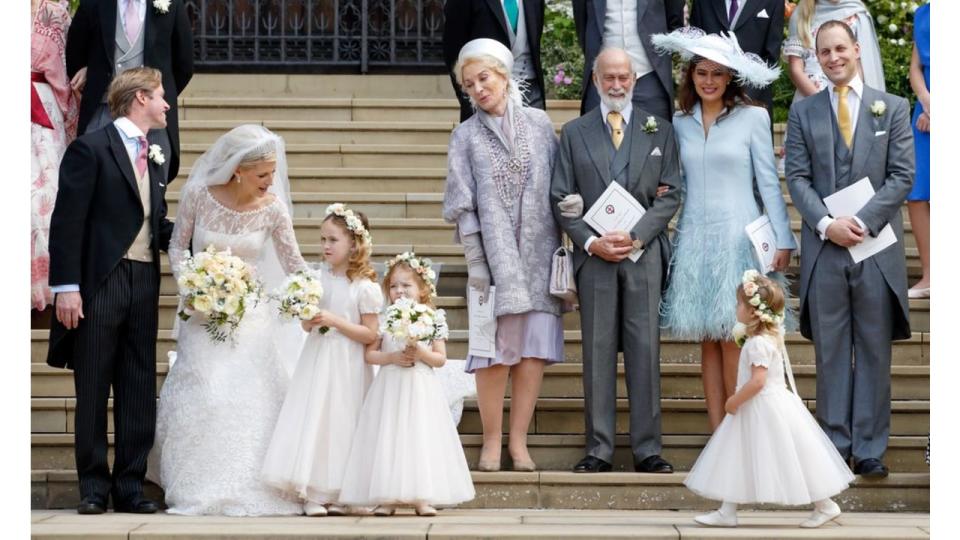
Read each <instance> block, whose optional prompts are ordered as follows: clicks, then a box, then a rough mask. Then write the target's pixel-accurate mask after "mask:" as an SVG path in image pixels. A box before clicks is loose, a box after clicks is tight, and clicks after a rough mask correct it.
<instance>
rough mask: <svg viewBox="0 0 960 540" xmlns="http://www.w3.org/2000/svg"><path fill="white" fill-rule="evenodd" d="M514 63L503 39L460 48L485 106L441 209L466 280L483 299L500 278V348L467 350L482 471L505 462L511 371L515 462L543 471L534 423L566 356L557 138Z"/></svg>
mask: <svg viewBox="0 0 960 540" xmlns="http://www.w3.org/2000/svg"><path fill="white" fill-rule="evenodd" d="M512 64H513V56H512V55H511V53H510V51H509V50H508V49H507V48H506V47H504V46H503V45H502V44H501V43H499V42H497V41H495V40H491V39H476V40H473V41H471V42H469V43H467V44H466V45H464V47H463V49H461V51H460V55H459V59H458V61H457V64H456V65H455V67H454V75H455V77H456V79H457V82H458V84H460V86H461V87H462V88H463V90H464V92H465V93H466V94H467V95H468V96H469V98H470V101H471V103H472V104H473V105H474V107H475V108H476V109H477V114H475V115H473V116H472V117H470V118H469V119H468V120H466V121H465V122H463V123H462V124H460V125H459V126H458V127H457V128H456V129H455V130H454V131H453V135H452V137H451V139H450V148H449V154H448V159H449V172H448V175H447V185H446V192H445V193H444V199H443V217H444V219H446V220H447V221H449V222H451V223H455V224H456V225H457V237H458V239H459V241H460V243H462V244H463V249H464V255H465V257H466V260H467V273H468V280H467V285H468V287H472V288H474V289H476V290H477V291H479V292H480V295H481V298H482V299H484V298H485V297H486V296H487V295H488V294H489V291H490V285H491V284H493V285H495V288H494V298H493V300H494V313H495V314H496V316H497V334H496V355H495V357H494V358H484V357H476V356H469V357H468V358H467V366H466V370H467V372H468V373H475V375H476V380H477V397H478V402H479V407H480V418H481V421H482V423H483V449H482V450H481V453H480V462H479V464H478V466H477V468H478V469H479V470H482V471H496V470H499V469H500V449H501V445H502V441H501V433H502V431H503V429H502V427H503V397H504V392H505V391H506V385H507V379H508V378H511V379H512V381H513V383H512V384H513V386H512V392H511V398H512V402H511V407H510V436H509V444H508V449H509V451H510V457H511V459H512V461H513V469H514V470H522V471H532V470H535V469H536V465H535V464H534V462H533V460H532V459H531V458H530V453H529V451H528V450H527V429H528V428H529V426H530V419H531V418H532V417H533V412H534V408H535V407H536V403H537V396H538V395H539V393H540V383H541V381H542V379H543V370H544V367H545V366H546V364H550V363H555V362H562V361H563V321H562V318H561V310H560V308H561V304H560V302H559V301H558V300H557V299H556V298H554V297H552V296H551V295H550V291H549V284H548V281H549V275H550V261H551V256H552V254H553V252H554V250H555V249H556V248H557V246H558V245H559V241H560V230H559V228H558V226H557V223H556V222H555V221H554V218H553V214H552V212H551V211H550V196H549V192H550V175H551V170H552V168H553V159H554V156H555V155H556V152H557V147H558V142H557V137H556V135H555V133H554V130H553V124H552V123H551V122H550V118H549V117H548V116H547V114H546V113H544V112H543V111H541V110H539V109H533V108H530V107H524V106H523V104H522V102H521V98H520V91H519V88H518V87H517V84H516V82H515V81H514V80H512V79H511V76H510V70H511V68H512Z"/></svg>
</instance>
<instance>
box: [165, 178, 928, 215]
mask: <svg viewBox="0 0 960 540" xmlns="http://www.w3.org/2000/svg"><path fill="white" fill-rule="evenodd" d="M183 179H184V180H185V179H186V177H184V178H183ZM179 185H181V186H182V185H183V184H179ZM180 195H181V194H180V192H179V191H167V194H166V200H167V213H168V215H169V216H171V217H173V216H175V215H176V213H177V207H178V203H179V201H180ZM290 198H291V200H292V202H293V215H294V217H323V216H324V212H325V211H326V207H327V205H330V204H332V203H335V202H342V203H345V204H347V205H349V206H350V207H351V208H353V209H354V210H358V211H360V212H363V213H365V214H366V215H367V217H376V218H402V217H409V218H441V217H443V193H377V192H371V193H358V192H343V193H329V192H316V191H296V192H293V193H291V194H290ZM784 199H785V201H786V203H787V213H788V215H789V216H790V219H791V220H793V221H800V220H801V219H802V217H801V215H800V211H799V210H797V208H796V207H795V206H794V205H793V199H792V198H791V197H790V195H789V194H788V195H786V196H785V197H784ZM901 217H902V218H903V223H904V224H909V223H910V214H909V212H908V211H907V205H906V203H904V204H903V207H902V209H901ZM676 219H677V218H674V221H676Z"/></svg>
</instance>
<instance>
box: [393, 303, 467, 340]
mask: <svg viewBox="0 0 960 540" xmlns="http://www.w3.org/2000/svg"><path fill="white" fill-rule="evenodd" d="M380 331H381V332H383V333H384V334H389V335H391V336H393V337H394V338H395V339H396V340H398V341H401V342H404V343H408V344H410V343H416V342H418V341H419V342H423V343H430V342H431V341H434V340H438V339H447V338H448V337H449V335H450V329H449V328H448V327H447V314H446V312H444V311H443V310H442V309H433V308H431V307H430V306H427V305H425V304H419V303H417V302H414V301H413V300H411V299H409V298H400V299H399V300H397V301H396V302H394V303H393V304H391V305H390V307H388V308H387V310H386V312H385V313H384V317H383V323H382V324H381V326H380Z"/></svg>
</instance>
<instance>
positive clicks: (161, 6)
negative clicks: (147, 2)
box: [153, 0, 170, 13]
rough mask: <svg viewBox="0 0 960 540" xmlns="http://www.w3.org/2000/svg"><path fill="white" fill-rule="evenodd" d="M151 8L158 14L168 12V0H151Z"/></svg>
mask: <svg viewBox="0 0 960 540" xmlns="http://www.w3.org/2000/svg"><path fill="white" fill-rule="evenodd" d="M153 7H154V8H155V9H156V10H157V12H158V13H166V12H168V11H170V0H153Z"/></svg>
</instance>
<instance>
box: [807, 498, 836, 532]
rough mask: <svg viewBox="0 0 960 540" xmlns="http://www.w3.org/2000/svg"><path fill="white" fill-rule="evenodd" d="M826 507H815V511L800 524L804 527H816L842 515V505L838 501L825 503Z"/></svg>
mask: <svg viewBox="0 0 960 540" xmlns="http://www.w3.org/2000/svg"><path fill="white" fill-rule="evenodd" d="M824 506H825V508H814V509H813V513H812V514H810V517H809V518H807V519H806V521H804V522H803V523H801V524H800V526H801V527H802V528H804V529H816V528H817V527H819V526H821V525H823V524H824V523H827V522H828V521H833V520H834V519H837V517H838V516H839V515H840V513H841V512H840V507H839V506H837V503H835V502H833V501H830V504H828V505H824Z"/></svg>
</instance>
